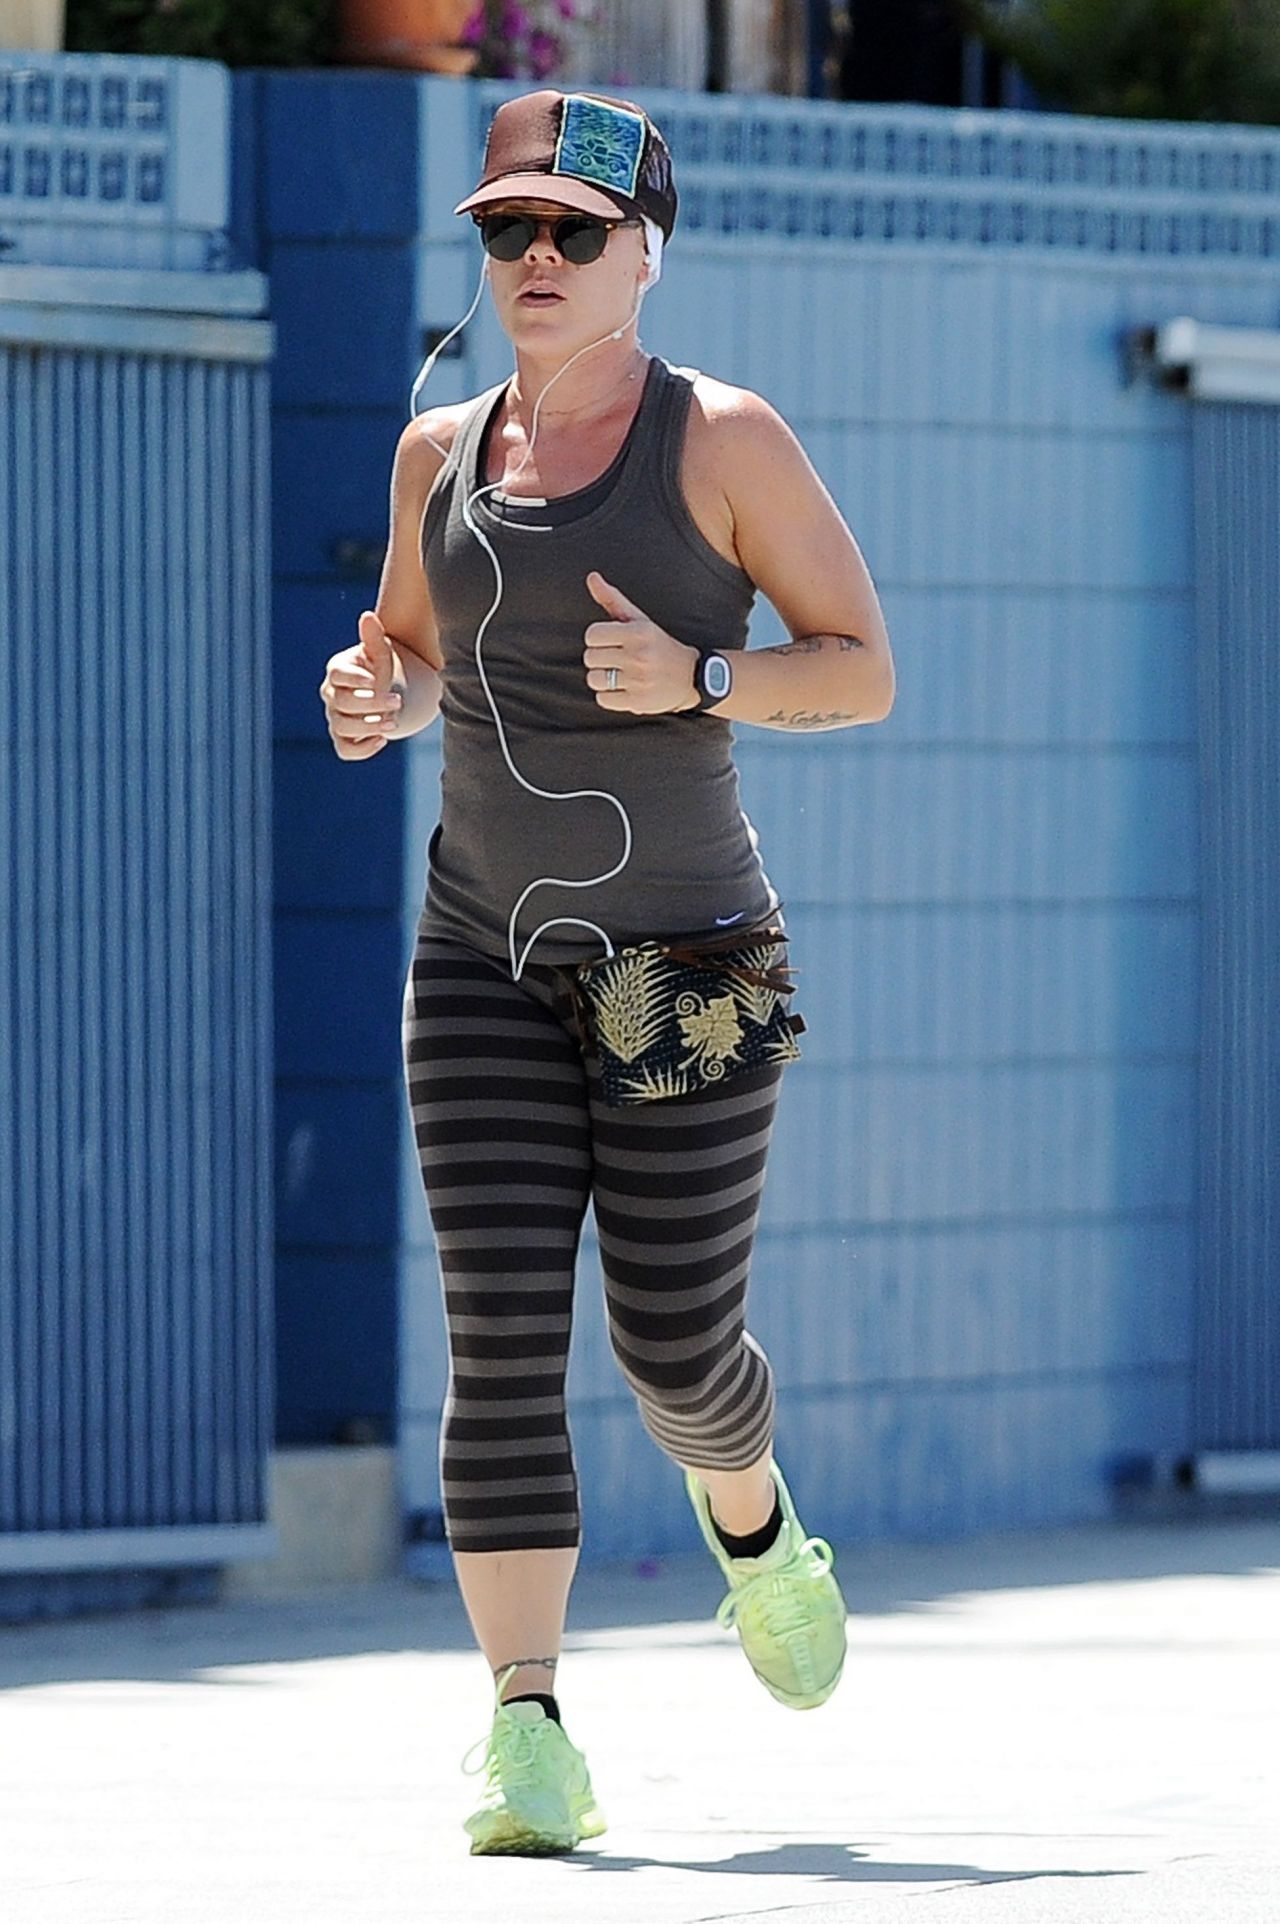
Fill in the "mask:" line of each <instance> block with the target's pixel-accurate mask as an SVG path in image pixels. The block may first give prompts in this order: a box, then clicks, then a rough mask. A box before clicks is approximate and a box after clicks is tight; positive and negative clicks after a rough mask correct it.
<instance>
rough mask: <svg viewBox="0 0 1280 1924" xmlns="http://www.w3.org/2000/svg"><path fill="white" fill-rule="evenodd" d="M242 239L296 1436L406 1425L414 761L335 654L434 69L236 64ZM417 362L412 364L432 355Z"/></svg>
mask: <svg viewBox="0 0 1280 1924" xmlns="http://www.w3.org/2000/svg"><path fill="white" fill-rule="evenodd" d="M233 81H234V85H235V88H236V143H235V165H234V168H233V176H232V184H233V195H234V204H235V208H236V239H237V243H238V245H239V247H240V249H241V251H242V253H243V255H244V257H245V258H246V260H251V261H252V263H253V264H254V265H255V266H257V267H259V268H261V269H262V270H263V271H264V272H266V273H267V274H268V275H269V276H270V281H271V293H272V308H273V314H275V315H276V316H277V317H278V327H279V351H278V355H277V359H276V363H275V370H274V385H273V394H272V460H273V466H274V474H275V489H274V495H273V544H274V545H273V553H274V596H273V605H272V632H273V638H274V648H273V664H274V692H275V776H276V794H277V807H276V821H275V849H276V869H275V948H276V1029H275V1040H276V1111H277V1130H276V1198H277V1264H276V1304H277V1310H276V1318H277V1348H278V1356H279V1377H278V1429H277V1440H278V1441H279V1442H281V1443H286V1444H287V1443H307V1442H332V1441H381V1442H387V1441H390V1440H391V1439H392V1438H393V1437H394V1434H395V1429H396V1401H397V1368H396V1364H397V1349H398V1332H397V1312H396V1302H397V1283H398V1235H399V1197H398V1193H397V1174H398V1172H397V1167H396V1162H395V1144H396V1141H397V1132H398V1130H399V1127H400V1114H399V1111H400V1106H401V1103H402V1101H403V1097H402V1093H401V1082H400V1066H399V1048H400V1043H399V1031H398V1024H397V1021H396V1020H395V1019H388V1011H392V1012H394V1011H395V1010H396V1009H397V1008H398V997H399V982H400V977H401V973H402V970H401V959H400V949H401V930H402V921H403V899H402V870H403V836H404V807H405V772H406V771H405V761H404V758H403V756H401V755H399V754H397V753H394V752H384V753H383V754H382V755H380V756H378V757H376V758H375V760H374V761H372V762H370V763H367V764H364V763H353V764H346V763H342V762H340V761H339V760H338V758H337V756H336V755H335V754H334V752H333V747H332V744H331V742H330V740H329V735H328V731H327V728H326V727H325V720H324V710H323V706H322V704H321V701H320V698H319V693H318V689H319V683H320V680H321V678H322V676H323V674H324V667H325V663H326V661H327V660H328V658H329V656H330V655H331V654H333V653H334V652H335V651H336V650H337V649H340V648H345V647H350V646H351V645H352V644H353V643H354V642H355V640H356V638H357V637H356V620H357V617H358V615H359V613H360V611H361V609H363V608H366V607H371V606H372V605H373V602H374V599H375V597H376V594H377V586H378V578H379V574H380V570H381V562H382V551H383V546H384V544H385V541H386V534H387V502H388V483H389V479H390V473H391V461H392V457H393V454H394V451H395V444H396V439H397V436H398V434H399V431H400V427H401V425H402V422H403V419H404V415H405V412H406V401H407V392H408V379H409V376H408V375H407V373H406V370H407V368H408V364H409V361H410V359H411V357H412V352H413V345H414V343H413V339H412V327H413V319H412V316H413V293H412V289H413V263H414V255H415V250H416V246H417V232H418V218H419V217H418V196H417V184H418V183H417V172H416V169H417V156H418V135H417V120H418V92H417V86H416V83H415V82H414V81H413V80H412V79H410V78H408V77H402V76H398V75H394V74H376V73H368V74H362V73H359V72H352V73H346V72H344V73H333V74H325V73H314V72H300V73H274V72H273V73H267V72H253V73H240V74H236V75H234V76H233ZM415 365H416V363H415Z"/></svg>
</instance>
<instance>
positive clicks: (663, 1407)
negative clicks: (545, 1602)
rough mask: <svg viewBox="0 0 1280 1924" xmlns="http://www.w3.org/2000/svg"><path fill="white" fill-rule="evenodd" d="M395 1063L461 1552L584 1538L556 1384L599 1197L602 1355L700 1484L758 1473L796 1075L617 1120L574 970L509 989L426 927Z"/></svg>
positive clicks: (694, 1095) (650, 1426)
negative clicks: (761, 1304)
mask: <svg viewBox="0 0 1280 1924" xmlns="http://www.w3.org/2000/svg"><path fill="white" fill-rule="evenodd" d="M403 1050H404V1071H405V1082H406V1088H407V1093H408V1099H409V1105H410V1108H411V1111H412V1115H413V1124H414V1133H415V1137H416V1141H417V1147H418V1158H419V1162H420V1165H421V1169H422V1179H423V1185H424V1188H425V1190H426V1197H427V1205H428V1209H429V1211H430V1215H431V1221H432V1227H433V1230H434V1234H435V1241H436V1247H437V1254H438V1260H439V1267H440V1277H441V1287H442V1290H443V1295H444V1312H445V1324H446V1330H447V1340H448V1349H449V1382H448V1388H447V1391H446V1394H445V1401H444V1409H443V1413H442V1421H441V1430H440V1459H439V1460H440V1488H441V1494H442V1499H443V1507H444V1519H445V1532H446V1535H447V1537H448V1540H449V1543H450V1545H451V1547H452V1548H453V1549H455V1550H463V1551H466V1550H471V1551H475V1550H521V1549H556V1548H568V1547H571V1546H575V1545H577V1544H578V1543H580V1541H581V1512H580V1508H579V1500H578V1478H577V1471H576V1468H575V1464H574V1456H573V1447H572V1443H571V1440H570V1436H569V1429H568V1424H567V1421H566V1414H565V1374H566V1369H567V1365H568V1358H569V1338H570V1330H571V1325H572V1314H573V1289H574V1278H575V1272H576V1267H577V1255H578V1246H579V1239H580V1236H581V1232H582V1223H583V1218H584V1217H585V1215H586V1208H587V1201H588V1197H590V1199H591V1201H592V1203H593V1205H594V1209H595V1221H596V1233H597V1237H598V1240H599V1246H600V1258H601V1269H602V1272H603V1278H604V1299H605V1308H606V1314H607V1320H608V1330H609V1340H610V1343H611V1345H612V1348H613V1351H614V1354H615V1356H616V1357H617V1360H618V1362H619V1364H620V1365H621V1369H622V1374H623V1376H624V1378H625V1380H626V1382H627V1383H628V1384H629V1386H630V1388H631V1389H632V1391H633V1392H634V1394H635V1397H636V1400H637V1404H638V1409H639V1415H640V1419H641V1422H642V1423H643V1425H644V1427H645V1429H646V1430H647V1431H648V1433H649V1435H650V1436H651V1437H652V1438H653V1440H654V1441H655V1442H656V1443H657V1444H658V1446H659V1448H660V1449H662V1450H663V1451H664V1452H665V1453H666V1454H667V1455H668V1456H669V1457H670V1458H671V1459H672V1461H673V1462H675V1463H678V1464H683V1465H685V1466H687V1467H688V1468H691V1469H695V1470H696V1469H698V1468H705V1469H712V1470H716V1469H721V1470H738V1469H745V1468H746V1467H747V1466H748V1465H749V1464H752V1463H754V1462H756V1461H757V1460H758V1459H759V1458H760V1457H761V1456H762V1455H764V1454H765V1452H766V1450H767V1449H769V1448H770V1447H771V1444H772V1440H773V1423H774V1409H775V1389H774V1378H773V1371H772V1368H771V1366H770V1363H769V1359H768V1357H767V1356H766V1354H765V1352H764V1350H763V1349H762V1348H761V1347H760V1345H759V1344H758V1343H757V1342H756V1341H755V1339H754V1337H752V1336H751V1334H750V1333H749V1331H748V1330H747V1329H746V1327H745V1323H744V1317H745V1307H746V1295H747V1283H748V1275H749V1270H750V1264H751V1252H752V1245H753V1242H754V1238H755V1231H756V1221H757V1217H758V1214H759V1206H760V1195H761V1190H762V1188H763V1184H764V1173H765V1160H766V1157H767V1155H768V1150H769V1139H770V1136H771V1133H772V1129H773V1119H774V1111H775V1108H776V1106H777V1099H778V1090H779V1084H780V1081H781V1077H782V1074H783V1071H784V1069H785V1067H786V1065H785V1063H768V1064H765V1065H763V1066H762V1067H759V1068H755V1069H750V1070H744V1071H742V1072H741V1073H740V1074H738V1075H736V1076H734V1077H732V1078H731V1079H730V1080H729V1081H727V1082H726V1083H725V1084H724V1086H723V1087H722V1088H719V1089H701V1090H696V1091H693V1092H691V1093H690V1094H688V1095H684V1096H666V1097H662V1098H660V1099H659V1100H657V1101H655V1102H647V1103H640V1104H636V1105H634V1106H627V1107H623V1108H611V1107H609V1106H608V1105H607V1104H606V1103H605V1102H604V1100H603V1097H602V1095H601V1092H600V1087H599V1069H598V1062H597V1060H596V1058H595V1055H594V1052H591V1053H590V1054H589V1055H588V1056H587V1058H586V1060H585V1061H584V1058H583V1053H582V1050H581V1047H580V1045H579V1043H578V1041H577V1038H576V1035H575V1033H574V1029H573V1025H572V1017H571V1014H570V1009H569V999H568V990H567V986H566V983H565V979H564V974H563V971H561V970H557V969H556V968H554V967H553V966H551V965H549V964H538V963H535V962H532V961H530V962H526V964H525V967H524V970H523V972H522V975H521V979H520V981H519V982H516V981H514V980H513V979H512V975H511V971H510V968H509V967H508V965H507V964H506V962H505V961H501V960H495V959H494V958H492V957H489V956H486V955H483V954H481V953H480V952H479V951H477V950H475V949H473V948H471V947H469V946H467V945H465V944H463V943H461V942H458V941H455V940H454V939H453V938H452V937H450V938H443V937H440V936H429V935H426V934H424V933H423V932H422V931H421V930H420V931H419V934H418V938H417V943H416V947H415V951H414V955H413V959H412V962H411V964H410V967H409V973H408V978H407V980H406V983H405V994H404V1011H403Z"/></svg>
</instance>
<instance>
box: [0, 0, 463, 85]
mask: <svg viewBox="0 0 1280 1924" xmlns="http://www.w3.org/2000/svg"><path fill="white" fill-rule="evenodd" d="M3 4H4V0H0V5H3ZM475 10H476V0H340V4H339V9H338V19H339V33H340V41H339V57H340V58H341V59H343V60H345V61H348V62H350V63H352V64H354V65H358V66H365V67H417V68H420V69H422V70H424V71H425V72H428V73H470V72H471V69H472V68H473V67H474V66H475V64H476V61H477V59H478V58H479V50H478V49H477V48H475V47H467V46H464V45H463V44H462V43H461V41H460V39H459V35H460V34H461V32H462V29H463V28H464V27H465V26H466V24H467V22H468V20H469V19H470V18H471V16H472V14H473V13H474V12H475Z"/></svg>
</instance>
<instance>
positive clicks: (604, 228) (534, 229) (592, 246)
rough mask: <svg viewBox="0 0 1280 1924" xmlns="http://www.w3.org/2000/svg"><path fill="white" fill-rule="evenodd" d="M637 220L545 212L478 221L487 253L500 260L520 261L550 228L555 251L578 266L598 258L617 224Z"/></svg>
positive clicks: (494, 216)
mask: <svg viewBox="0 0 1280 1924" xmlns="http://www.w3.org/2000/svg"><path fill="white" fill-rule="evenodd" d="M639 225H640V223H639V221H637V220H601V219H600V218H599V217H598V216H597V215H595V214H565V215H564V216H562V218H561V219H559V220H548V219H547V217H546V216H545V215H534V214H484V215H482V216H481V218H480V219H479V220H477V222H476V226H477V227H478V228H479V229H480V239H481V241H482V242H483V243H484V250H485V253H486V254H492V255H493V258H494V259H495V260H498V261H518V260H519V258H520V256H521V255H522V254H523V253H524V252H525V250H526V249H527V247H528V246H529V243H530V241H532V240H533V239H534V237H535V235H536V234H538V232H539V231H540V230H541V229H542V228H543V227H546V228H549V229H550V232H551V238H552V240H553V242H554V243H555V247H556V251H557V252H558V253H560V254H563V255H564V258H565V259H566V260H567V261H570V262H572V264H573V265H574V266H575V267H585V266H586V264H587V262H588V261H598V260H599V258H600V256H601V255H602V254H603V253H604V250H605V243H606V242H607V240H608V238H609V235H610V233H611V232H612V231H613V229H614V228H615V227H638V226H639Z"/></svg>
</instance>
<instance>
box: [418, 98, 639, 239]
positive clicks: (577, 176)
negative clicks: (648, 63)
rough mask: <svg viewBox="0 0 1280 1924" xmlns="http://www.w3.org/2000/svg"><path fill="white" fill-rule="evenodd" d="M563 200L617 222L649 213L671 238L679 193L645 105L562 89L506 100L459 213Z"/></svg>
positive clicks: (492, 125)
mask: <svg viewBox="0 0 1280 1924" xmlns="http://www.w3.org/2000/svg"><path fill="white" fill-rule="evenodd" d="M523 195H527V196H528V197H529V198H530V199H534V198H536V199H538V200H553V201H558V202H560V204H561V205H562V206H565V207H573V208H575V209H577V211H578V212H579V213H583V214H599V215H600V216H601V217H602V218H603V219H605V220H608V219H611V218H612V217H613V216H614V215H616V214H617V213H618V211H619V209H621V210H622V212H623V213H625V214H627V215H629V216H630V217H632V218H635V217H636V216H637V215H641V214H647V215H648V216H649V218H650V219H651V220H653V221H656V222H657V224H658V226H659V227H660V228H661V230H662V238H663V240H664V241H667V240H670V238H671V230H672V228H673V227H674V226H675V224H676V206H677V198H676V189H675V182H674V180H673V179H672V177H671V154H670V152H669V150H668V147H667V143H666V141H665V140H664V139H663V138H662V135H661V134H660V133H659V132H658V129H657V128H656V127H655V126H654V124H653V122H652V121H651V120H650V118H649V116H648V114H646V113H645V111H644V109H643V108H642V107H637V106H636V105H635V103H634V102H633V101H630V100H616V99H614V98H613V97H612V95H609V94H580V93H573V94H565V93H560V92H559V91H558V89H556V88H554V87H541V88H539V89H538V91H537V92H536V93H529V94H520V95H519V96H518V97H517V98H516V99H514V100H504V101H503V103H502V105H501V106H500V107H499V108H498V111H497V113H495V115H494V116H493V119H492V120H491V121H490V123H489V132H488V135H487V137H486V140H485V147H484V168H483V171H482V173H481V175H480V184H479V186H478V187H477V188H476V189H475V191H474V192H473V193H470V194H468V195H467V198H466V199H465V200H460V201H459V202H458V205H457V206H456V207H455V208H454V210H453V211H454V213H455V214H465V213H468V212H469V211H470V210H471V209H472V208H478V207H486V206H489V205H490V204H491V203H492V202H493V201H503V200H510V199H515V198H517V197H519V196H523Z"/></svg>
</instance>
